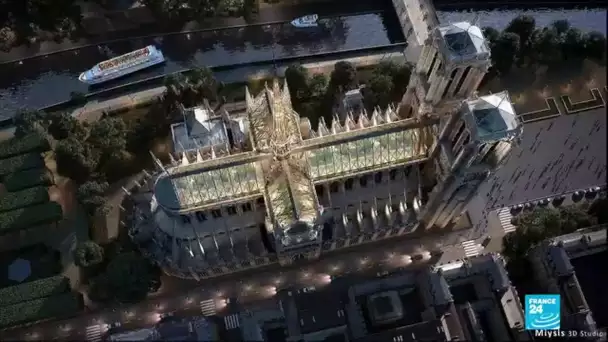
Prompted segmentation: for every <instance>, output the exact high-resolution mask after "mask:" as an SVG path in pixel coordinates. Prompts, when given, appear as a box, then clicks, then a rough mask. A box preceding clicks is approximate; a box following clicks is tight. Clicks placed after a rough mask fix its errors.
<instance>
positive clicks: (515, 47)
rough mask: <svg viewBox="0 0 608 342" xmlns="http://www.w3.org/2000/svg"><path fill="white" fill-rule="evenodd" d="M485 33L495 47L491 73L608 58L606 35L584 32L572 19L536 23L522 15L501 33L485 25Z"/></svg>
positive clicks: (491, 45) (602, 61) (600, 60)
mask: <svg viewBox="0 0 608 342" xmlns="http://www.w3.org/2000/svg"><path fill="white" fill-rule="evenodd" d="M483 33H484V36H485V37H486V39H487V40H488V42H489V45H490V49H491V51H492V62H493V68H492V69H491V70H492V72H491V73H490V75H493V74H495V73H498V74H505V73H508V72H509V71H510V70H511V68H512V67H513V66H514V65H517V66H531V65H535V64H540V65H546V66H553V65H556V66H559V65H561V63H562V62H563V61H567V62H570V63H572V62H574V63H580V62H581V61H583V60H584V59H591V60H595V61H598V62H601V63H604V62H605V58H606V37H605V36H604V35H603V34H601V33H599V32H589V33H586V34H583V33H581V31H580V30H578V29H577V28H574V27H572V25H571V24H570V23H569V22H568V20H556V21H554V22H553V23H551V24H550V25H549V26H547V27H536V22H535V20H534V18H533V17H531V16H527V15H522V16H519V17H517V18H515V19H513V20H512V21H511V22H510V23H509V25H507V27H506V28H505V29H504V30H503V31H502V32H500V33H499V32H498V31H497V30H495V29H493V28H491V27H485V28H483Z"/></svg>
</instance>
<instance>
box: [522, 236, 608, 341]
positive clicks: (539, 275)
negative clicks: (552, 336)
mask: <svg viewBox="0 0 608 342" xmlns="http://www.w3.org/2000/svg"><path fill="white" fill-rule="evenodd" d="M606 238H607V236H606V226H601V227H596V228H590V229H585V230H580V231H577V232H574V233H572V234H566V235H562V236H559V237H556V238H552V239H548V240H546V241H544V242H543V243H541V244H540V245H539V246H537V247H535V248H533V249H532V250H531V252H530V254H529V256H530V261H531V264H532V267H533V269H534V275H535V278H536V281H537V282H538V284H539V285H540V286H541V287H542V289H543V290H544V291H546V292H547V293H554V294H559V295H561V301H560V303H561V306H562V310H561V311H562V314H561V327H562V329H564V330H567V329H572V330H576V331H587V332H589V333H595V334H596V336H590V338H589V339H588V340H590V341H593V340H597V341H599V340H602V339H601V338H602V337H603V340H605V338H606V336H607V335H606V333H607V332H608V316H607V315H606V305H608V295H606V293H605V284H606V281H608V277H607V274H606V272H604V271H603V270H604V269H605V264H606V262H607V261H608V244H607V243H608V240H607V239H606Z"/></svg>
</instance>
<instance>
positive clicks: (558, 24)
mask: <svg viewBox="0 0 608 342" xmlns="http://www.w3.org/2000/svg"><path fill="white" fill-rule="evenodd" d="M570 26H571V25H570V22H569V21H568V20H566V19H560V20H555V21H553V22H552V23H551V28H552V29H554V30H555V32H556V33H557V34H558V35H560V36H561V35H563V34H565V33H566V32H568V30H569V29H570Z"/></svg>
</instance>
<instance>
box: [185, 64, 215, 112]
mask: <svg viewBox="0 0 608 342" xmlns="http://www.w3.org/2000/svg"><path fill="white" fill-rule="evenodd" d="M187 78H188V80H189V82H190V85H191V87H192V89H193V90H195V91H196V92H197V93H198V94H199V96H200V99H199V101H197V102H198V103H200V102H202V101H201V100H202V99H208V100H209V101H217V94H218V92H219V88H220V83H219V82H218V81H217V80H216V79H215V76H214V75H213V71H211V69H209V68H207V67H201V68H195V69H193V70H191V71H190V72H189V73H188V75H187Z"/></svg>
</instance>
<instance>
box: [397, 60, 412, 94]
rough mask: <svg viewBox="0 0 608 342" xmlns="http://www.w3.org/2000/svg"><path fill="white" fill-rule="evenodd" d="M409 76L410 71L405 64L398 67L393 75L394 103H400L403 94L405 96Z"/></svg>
mask: <svg viewBox="0 0 608 342" xmlns="http://www.w3.org/2000/svg"><path fill="white" fill-rule="evenodd" d="M411 74H412V71H411V69H410V66H409V65H407V64H402V65H399V67H398V68H397V70H396V71H395V73H394V74H393V98H394V100H395V101H396V102H400V101H401V98H402V97H403V94H405V91H406V90H407V86H408V85H409V83H410V76H411Z"/></svg>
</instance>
